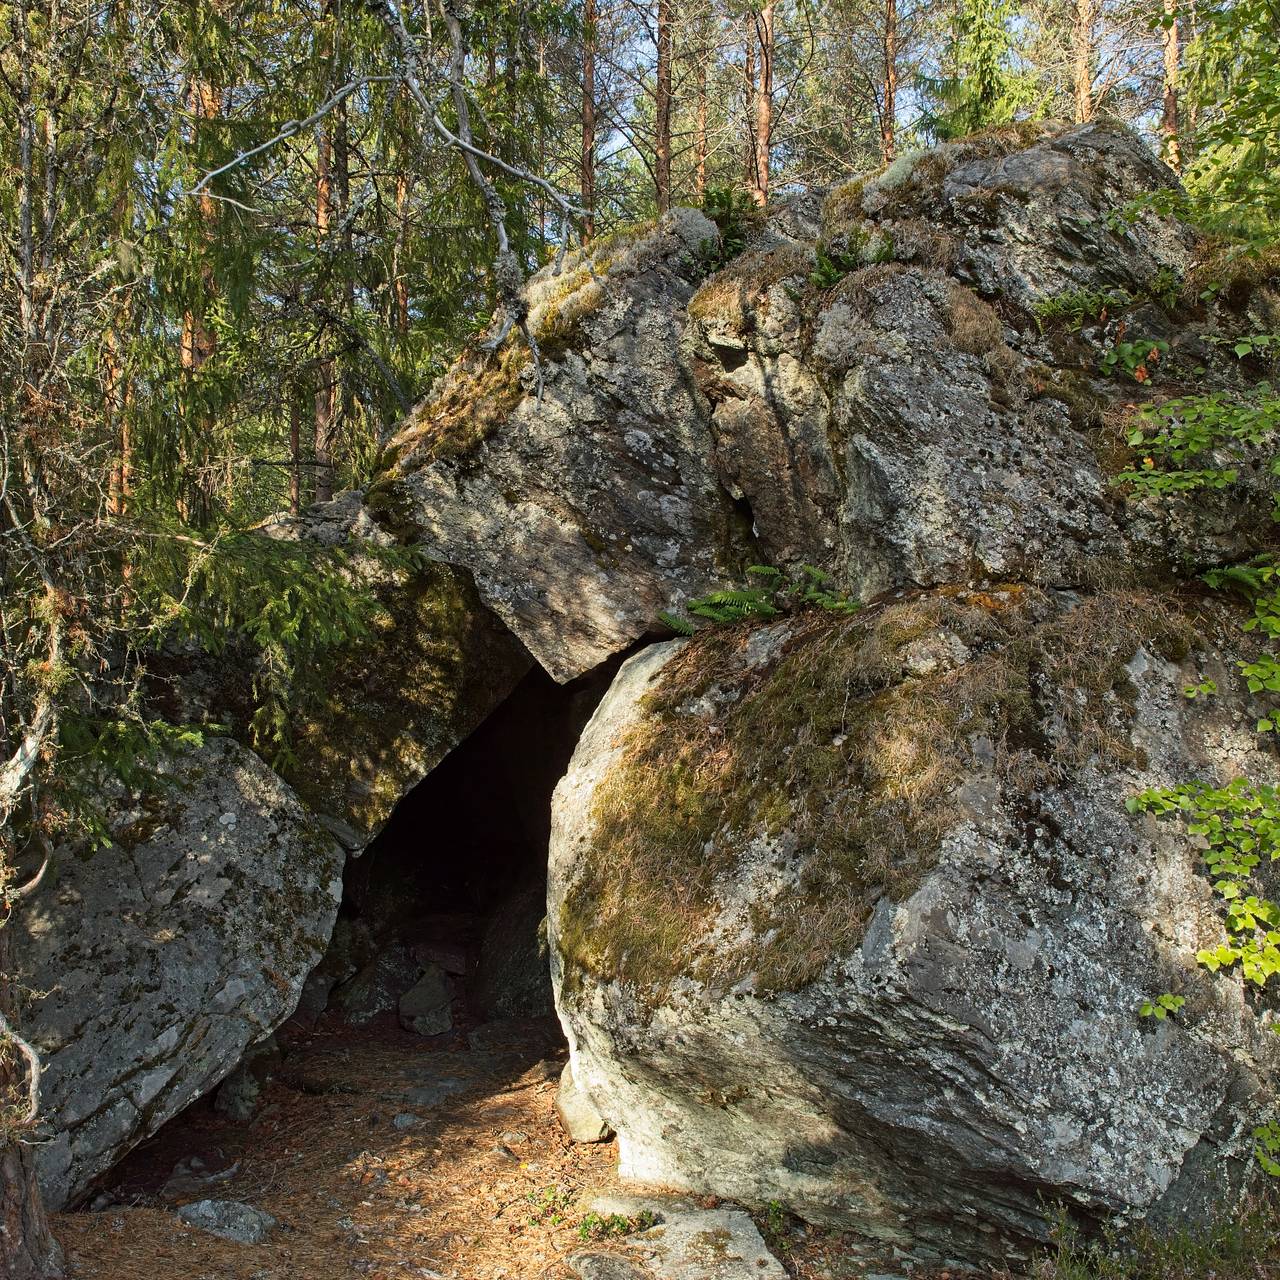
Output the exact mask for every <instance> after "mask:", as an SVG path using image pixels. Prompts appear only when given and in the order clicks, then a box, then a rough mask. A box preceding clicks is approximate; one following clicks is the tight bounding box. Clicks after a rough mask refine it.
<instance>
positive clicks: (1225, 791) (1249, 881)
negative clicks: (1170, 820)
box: [1127, 778, 1280, 986]
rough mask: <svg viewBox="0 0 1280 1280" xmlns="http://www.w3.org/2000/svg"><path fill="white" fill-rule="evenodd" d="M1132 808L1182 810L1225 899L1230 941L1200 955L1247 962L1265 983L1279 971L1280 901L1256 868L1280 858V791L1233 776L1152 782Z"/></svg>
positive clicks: (1205, 961)
mask: <svg viewBox="0 0 1280 1280" xmlns="http://www.w3.org/2000/svg"><path fill="white" fill-rule="evenodd" d="M1127 807H1128V809H1129V811H1130V812H1131V813H1139V812H1142V813H1154V814H1156V815H1158V816H1167V815H1176V816H1177V817H1179V818H1180V819H1181V820H1182V822H1183V824H1184V825H1185V827H1186V831H1187V834H1188V835H1190V836H1194V837H1196V838H1197V841H1198V843H1199V847H1200V850H1201V855H1202V857H1203V859H1204V863H1205V869H1206V873H1207V874H1208V876H1209V877H1210V879H1211V881H1212V883H1213V888H1214V892H1215V893H1216V894H1217V895H1218V897H1219V898H1220V899H1221V900H1222V903H1223V913H1224V922H1225V924H1226V929H1227V937H1226V939H1225V941H1223V942H1221V943H1219V944H1218V945H1217V946H1216V947H1212V948H1205V949H1203V950H1201V951H1199V952H1197V954H1196V959H1197V960H1198V961H1199V962H1200V964H1202V965H1203V966H1204V967H1205V968H1206V969H1209V970H1211V971H1216V970H1218V969H1230V968H1232V967H1233V966H1235V965H1239V966H1240V971H1241V973H1242V975H1243V976H1244V978H1245V980H1246V981H1247V982H1252V983H1254V984H1255V985H1257V986H1263V985H1265V983H1266V982H1267V979H1268V978H1270V977H1272V976H1273V975H1274V974H1276V973H1277V972H1280V945H1278V944H1280V905H1277V904H1276V903H1275V902H1273V901H1272V900H1271V899H1270V898H1267V897H1265V896H1260V894H1259V893H1258V892H1257V891H1256V885H1255V883H1254V873H1255V872H1256V870H1257V868H1258V867H1259V865H1260V864H1262V863H1263V862H1267V863H1271V862H1275V861H1277V860H1280V796H1277V792H1276V789H1275V788H1274V787H1272V786H1269V785H1267V784H1264V783H1255V782H1250V781H1248V780H1246V779H1244V778H1236V779H1233V780H1232V781H1231V782H1230V783H1228V785H1227V786H1225V787H1211V786H1209V785H1207V784H1206V783H1203V782H1188V783H1183V784H1182V785H1181V786H1177V787H1152V788H1149V789H1148V790H1146V791H1143V792H1141V793H1140V794H1139V795H1136V796H1132V797H1130V799H1129V800H1128V801H1127Z"/></svg>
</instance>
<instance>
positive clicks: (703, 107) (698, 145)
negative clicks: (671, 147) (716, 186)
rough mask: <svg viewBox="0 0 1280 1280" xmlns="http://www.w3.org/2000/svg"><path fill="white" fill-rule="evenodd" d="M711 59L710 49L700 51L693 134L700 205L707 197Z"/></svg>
mask: <svg viewBox="0 0 1280 1280" xmlns="http://www.w3.org/2000/svg"><path fill="white" fill-rule="evenodd" d="M710 57H711V51H710V50H709V49H702V50H699V53H698V72H697V81H696V88H697V93H698V105H697V114H696V116H695V119H694V133H693V190H694V194H695V195H696V197H697V200H698V203H699V204H701V203H702V202H703V200H704V199H706V195H707V61H708V59H709V58H710Z"/></svg>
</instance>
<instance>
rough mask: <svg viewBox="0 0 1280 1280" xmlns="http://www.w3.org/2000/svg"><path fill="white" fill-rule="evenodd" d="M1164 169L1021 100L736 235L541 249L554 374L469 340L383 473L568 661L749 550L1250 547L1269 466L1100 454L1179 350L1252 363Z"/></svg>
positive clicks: (441, 539)
mask: <svg viewBox="0 0 1280 1280" xmlns="http://www.w3.org/2000/svg"><path fill="white" fill-rule="evenodd" d="M1175 183H1176V177H1175V176H1174V175H1173V174H1172V173H1171V172H1170V171H1169V170H1168V169H1167V168H1166V167H1165V166H1164V165H1162V164H1161V163H1160V162H1159V161H1158V160H1156V159H1155V158H1154V157H1153V156H1152V155H1151V154H1150V152H1149V151H1148V149H1147V148H1146V147H1145V145H1144V144H1143V143H1142V142H1141V141H1140V140H1139V139H1138V138H1137V137H1136V136H1135V135H1133V134H1132V133H1130V132H1128V131H1127V130H1125V129H1123V128H1122V127H1119V126H1115V125H1112V124H1109V123H1105V122H1095V123H1093V124H1090V125H1084V126H1079V127H1076V128H1073V129H1067V130H1062V129H1058V130H1054V129H1051V128H1047V127H1043V126H1027V127H1023V126H1019V127H1016V128H1014V127H1011V128H1008V129H1004V130H996V131H993V132H991V133H988V134H986V135H983V136H980V137H978V138H976V139H971V140H968V141H966V142H964V143H955V144H948V145H947V146H943V147H940V148H937V149H935V150H933V151H930V152H925V153H919V154H915V155H912V156H909V157H904V158H903V159H902V160H900V161H898V162H897V163H895V164H894V165H892V166H890V167H888V168H887V169H886V170H885V171H883V172H882V173H880V174H878V175H871V176H868V177H865V178H861V179H855V180H854V181H852V182H850V183H847V184H844V185H842V186H840V187H837V188H836V189H834V190H833V191H832V192H830V193H829V194H828V196H827V198H826V200H825V202H824V203H822V205H821V208H819V207H818V202H817V201H816V200H815V199H814V198H813V197H812V196H804V197H797V198H795V199H792V200H790V201H784V202H782V204H781V205H780V207H779V208H778V209H777V210H775V211H774V212H773V213H772V214H771V215H770V216H769V217H767V218H765V219H762V220H759V221H758V223H757V224H755V225H748V226H746V227H743V228H739V229H738V230H737V232H736V234H739V235H742V236H744V237H745V243H746V244H747V245H748V251H747V252H746V253H744V254H741V255H739V256H738V257H737V258H736V259H734V260H732V261H729V262H727V263H724V262H723V253H722V249H721V248H720V241H719V240H718V232H717V229H716V228H715V227H713V226H712V224H711V223H709V222H708V221H707V220H706V219H705V218H704V217H702V215H700V214H698V213H696V212H694V211H692V210H677V211H674V212H673V213H671V214H669V215H667V216H666V217H664V218H663V219H662V220H661V221H660V222H659V223H657V224H656V225H655V226H653V227H651V228H649V229H647V230H642V231H639V232H635V233H631V234H629V235H628V236H625V237H623V238H621V239H613V240H609V241H602V242H599V243H597V244H594V245H592V246H589V247H588V248H587V249H585V250H583V251H581V252H579V253H578V254H576V255H570V256H569V258H568V260H567V262H566V264H565V265H564V267H563V269H562V270H561V271H560V272H559V274H557V272H556V269H555V268H554V267H548V268H546V269H545V270H544V271H542V272H541V273H539V275H537V276H535V277H534V279H533V281H532V282H531V284H530V288H529V302H530V323H531V325H532V328H533V331H534V333H535V334H536V335H537V337H538V341H539V344H540V372H539V370H538V369H535V367H534V365H533V363H532V361H531V357H530V353H529V352H528V350H527V347H526V346H525V345H524V344H523V343H522V340H521V339H520V338H519V337H518V335H513V336H512V337H511V338H509V339H508V340H507V345H506V346H504V347H503V348H501V349H500V350H499V351H498V352H497V353H494V354H490V353H487V352H486V351H485V350H484V349H477V350H476V351H473V352H471V353H470V354H469V355H468V356H467V357H466V358H465V359H463V360H462V361H461V362H460V363H459V364H458V365H457V366H456V367H455V368H454V370H453V371H452V372H451V373H450V374H449V375H448V376H447V377H446V378H444V379H443V380H442V381H441V383H440V385H439V386H438V387H437V388H436V390H435V391H434V392H433V394H432V396H431V397H430V398H429V399H428V400H426V401H425V402H424V403H423V404H422V405H420V406H419V407H418V408H417V409H415V410H414V412H413V413H412V414H411V415H410V416H409V418H408V419H407V420H406V422H405V423H404V424H403V426H402V427H401V429H400V431H399V433H398V435H397V436H396V438H395V440H394V442H393V444H392V446H391V448H390V449H389V450H388V451H387V454H386V459H385V461H386V469H385V471H384V472H383V473H382V475H381V476H380V478H379V479H378V480H377V482H376V483H375V484H374V486H373V487H372V489H371V491H370V494H369V501H370V502H372V503H375V504H377V505H379V506H380V507H381V508H383V509H387V510H394V512H395V513H396V519H397V521H398V524H399V527H400V528H402V530H403V531H404V532H403V536H404V537H405V538H406V539H408V540H409V541H411V542H415V543H416V544H417V545H419V546H421V547H422V548H424V549H425V551H426V552H427V554H429V555H430V556H432V557H434V558H436V559H440V560H444V561H448V562H449V563H451V564H455V565H458V566H463V567H465V568H466V569H468V570H469V571H470V572H471V573H472V574H473V575H474V578H475V583H476V588H477V590H478V592H479V594H480V597H481V599H482V600H483V601H484V603H485V604H486V605H487V606H488V607H489V608H491V609H492V610H494V612H495V613H496V614H497V615H498V616H499V617H501V618H502V619H503V621H504V622H505V623H506V624H507V625H508V626H509V627H510V628H511V630H512V631H513V632H514V633H515V634H516V635H517V636H518V637H519V638H520V639H521V640H522V641H523V643H524V644H525V646H526V647H527V648H528V650H529V652H530V653H531V654H532V655H533V656H534V658H535V659H536V660H537V661H538V662H539V663H541V664H542V666H543V667H544V668H545V669H546V670H547V671H549V672H550V673H551V674H552V675H553V676H555V677H556V679H558V680H562V681H563V680H568V679H570V678H572V677H574V676H576V675H578V674H580V673H582V672H584V671H586V670H589V669H591V668H592V667H594V666H596V665H597V664H599V663H600V662H601V661H602V660H603V659H604V658H606V657H607V656H609V655H610V654H612V653H617V652H620V651H623V650H625V649H626V648H627V647H628V646H630V645H631V644H633V643H634V642H635V641H636V640H638V639H640V638H642V637H644V636H645V635H646V634H650V633H652V632H653V631H654V630H655V629H656V624H655V620H656V619H657V618H658V615H659V614H660V613H661V612H662V611H664V610H669V609H671V608H673V607H674V606H677V605H678V604H679V603H680V602H682V601H684V600H687V599H688V598H689V597H691V596H696V595H701V594H703V593H704V592H706V591H708V590H710V589H714V588H722V587H725V586H736V585H738V584H739V583H740V581H741V577H742V572H743V570H744V568H745V567H746V566H748V565H751V564H753V563H760V562H767V563H770V564H775V565H779V566H797V567H798V566H800V565H803V564H810V565H813V566H815V567H817V568H819V569H822V570H825V571H829V572H832V573H834V574H836V575H837V576H838V577H839V578H840V579H841V580H842V582H843V584H844V585H845V586H846V587H848V588H849V589H852V590H854V591H856V592H858V593H860V594H863V595H870V594H874V593H876V592H879V591H882V590H884V589H886V588H889V587H894V586H899V585H904V584H915V585H931V584H938V583H945V582H948V581H956V580H971V579H976V578H982V577H987V576H997V577H1018V578H1023V579H1027V580H1030V581H1035V582H1039V583H1043V584H1045V585H1054V586H1064V585H1074V586H1085V587H1088V586H1094V585H1097V584H1099V583H1102V582H1112V581H1115V580H1116V579H1117V577H1128V578H1132V577H1133V576H1134V573H1135V571H1134V568H1133V566H1134V565H1135V564H1138V565H1140V566H1141V572H1142V573H1143V574H1145V575H1146V576H1147V577H1148V578H1155V577H1158V576H1159V575H1160V574H1161V573H1165V572H1168V571H1169V570H1170V569H1183V568H1185V567H1187V566H1195V565H1202V564H1206V563H1209V562H1218V561H1220V560H1222V559H1223V558H1226V557H1230V556H1238V555H1243V554H1247V553H1248V552H1250V551H1251V550H1254V549H1255V548H1256V547H1257V545H1258V543H1259V535H1258V532H1257V530H1258V529H1259V528H1263V527H1265V525H1266V520H1265V514H1266V512H1267V510H1268V509H1269V500H1268V499H1267V497H1266V495H1265V493H1263V492H1256V491H1257V490H1261V489H1263V488H1265V485H1254V486H1253V487H1252V488H1250V486H1249V485H1248V484H1246V483H1244V482H1242V484H1241V485H1239V486H1236V487H1235V488H1234V489H1233V490H1232V491H1231V492H1229V493H1219V494H1216V495H1212V497H1211V499H1210V500H1208V501H1197V502H1195V503H1177V502H1174V503H1171V504H1166V505H1162V506H1161V507H1159V508H1158V509H1157V508H1154V507H1152V506H1151V505H1150V504H1148V503H1142V502H1135V501H1131V500H1129V499H1128V498H1127V497H1126V495H1125V493H1124V492H1123V491H1122V490H1118V489H1117V488H1116V487H1115V485H1114V484H1113V483H1112V479H1113V476H1114V474H1115V473H1116V472H1117V471H1118V470H1121V469H1123V468H1124V467H1125V465H1126V464H1127V462H1128V461H1129V458H1130V455H1129V454H1128V453H1127V451H1126V445H1125V438H1124V433H1123V431H1122V430H1120V429H1119V428H1118V427H1117V422H1118V418H1119V414H1118V412H1112V410H1117V411H1118V410H1119V409H1120V407H1121V406H1122V405H1123V404H1125V403H1128V402H1130V401H1133V400H1134V399H1135V398H1141V397H1143V396H1147V395H1150V394H1152V392H1153V390H1154V391H1155V392H1157V393H1158V392H1160V391H1161V389H1162V387H1163V386H1164V385H1172V379H1171V376H1170V374H1169V373H1168V371H1169V370H1170V369H1172V370H1173V374H1172V377H1191V376H1194V377H1195V378H1196V379H1197V380H1198V381H1199V382H1200V383H1201V384H1202V385H1203V384H1205V383H1206V382H1207V383H1209V384H1217V385H1222V386H1231V385H1237V384H1238V379H1239V372H1238V369H1237V368H1236V366H1237V364H1238V362H1237V361H1236V360H1235V357H1234V356H1232V355H1230V354H1229V352H1222V351H1220V350H1219V349H1218V348H1216V347H1214V346H1213V345H1212V344H1208V343H1206V342H1205V341H1204V340H1203V330H1204V328H1205V327H1206V323H1207V319H1206V316H1205V314H1204V312H1203V309H1202V308H1201V304H1200V302H1199V301H1198V300H1197V298H1196V292H1197V291H1196V290H1195V289H1189V288H1186V287H1184V286H1185V285H1186V282H1187V281H1188V279H1189V273H1191V272H1192V269H1193V267H1194V266H1195V264H1196V262H1197V254H1198V253H1199V252H1200V245H1199V243H1198V241H1197V239H1196V237H1195V235H1194V234H1193V233H1192V232H1191V231H1190V230H1189V229H1188V228H1186V227H1184V226H1182V225H1180V224H1179V223H1177V222H1176V221H1174V220H1172V219H1169V218H1166V217H1162V216H1160V215H1159V214H1157V213H1156V212H1155V211H1154V210H1153V208H1152V207H1150V205H1149V203H1148V205H1147V206H1140V205H1138V206H1133V207H1132V208H1130V206H1131V205H1133V202H1134V201H1135V200H1137V201H1140V200H1141V198H1142V197H1145V196H1149V195H1151V193H1153V192H1155V191H1157V190H1158V189H1160V188H1163V187H1167V186H1169V185H1170V184H1175ZM748 221H750V219H748ZM713 268H714V270H713ZM1072 307H1075V308H1076V309H1077V311H1078V312H1079V314H1080V316H1081V319H1082V322H1081V324H1080V325H1078V326H1076V325H1073V324H1061V323H1058V322H1057V321H1055V320H1054V317H1055V316H1057V317H1061V316H1063V315H1073V314H1076V313H1075V312H1072V311H1071V308H1072ZM1086 321H1087V323H1086ZM1122 338H1123V339H1124V341H1127V342H1130V343H1133V342H1137V343H1141V342H1143V341H1144V340H1149V341H1150V342H1151V343H1152V345H1153V348H1154V344H1155V343H1157V342H1159V343H1162V344H1164V345H1165V347H1167V350H1166V351H1165V352H1164V356H1163V360H1162V361H1161V362H1159V363H1157V362H1156V361H1152V362H1150V369H1148V370H1146V372H1147V374H1149V375H1150V376H1149V377H1148V378H1147V381H1146V382H1145V383H1139V382H1137V381H1135V380H1134V379H1133V377H1131V376H1130V375H1129V373H1128V371H1127V370H1126V369H1125V368H1124V367H1123V366H1121V367H1120V369H1119V373H1120V375H1121V376H1120V377H1109V376H1104V374H1103V370H1102V362H1103V359H1104V357H1105V356H1106V354H1107V352H1109V351H1112V350H1113V349H1114V348H1115V345H1116V343H1117V342H1119V341H1120V340H1121V339H1122ZM1157 350H1158V349H1157ZM1193 371H1195V372H1194V373H1193ZM1247 478H1248V477H1246V479H1247ZM1242 512H1243V515H1242ZM1260 516H1261V517H1263V518H1261V519H1259V518H1258V517H1260Z"/></svg>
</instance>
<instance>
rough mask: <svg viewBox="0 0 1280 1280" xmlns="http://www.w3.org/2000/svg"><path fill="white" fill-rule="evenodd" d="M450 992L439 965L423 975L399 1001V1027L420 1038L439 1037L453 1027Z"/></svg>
mask: <svg viewBox="0 0 1280 1280" xmlns="http://www.w3.org/2000/svg"><path fill="white" fill-rule="evenodd" d="M452 1004H453V991H452V989H451V987H450V985H449V979H448V977H447V976H446V975H445V971H444V970H443V969H442V968H441V967H440V966H439V965H438V964H429V965H427V968H426V971H425V972H424V973H423V975H422V977H420V978H419V979H418V981H417V982H415V983H414V984H413V986H411V987H410V988H409V990H408V991H406V992H405V993H404V995H402V996H401V997H400V1003H399V1006H398V1012H399V1015H400V1025H401V1026H402V1027H403V1028H404V1029H405V1030H406V1031H413V1032H415V1033H416V1034H418V1035H420V1036H438V1035H441V1034H442V1033H443V1032H445V1031H448V1030H449V1029H450V1028H451V1027H452V1026H453V1012H452Z"/></svg>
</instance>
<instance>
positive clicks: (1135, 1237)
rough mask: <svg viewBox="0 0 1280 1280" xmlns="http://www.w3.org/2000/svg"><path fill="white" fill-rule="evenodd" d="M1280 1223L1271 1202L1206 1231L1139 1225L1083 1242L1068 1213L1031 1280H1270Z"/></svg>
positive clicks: (1279, 1255) (1279, 1253)
mask: <svg viewBox="0 0 1280 1280" xmlns="http://www.w3.org/2000/svg"><path fill="white" fill-rule="evenodd" d="M1278 1226H1280V1218H1278V1215H1277V1208H1276V1204H1275V1202H1274V1201H1273V1200H1272V1199H1270V1198H1264V1199H1259V1200H1256V1201H1253V1202H1250V1203H1247V1204H1245V1205H1244V1206H1243V1207H1241V1208H1240V1209H1238V1210H1237V1211H1235V1212H1234V1213H1232V1214H1231V1215H1230V1216H1223V1217H1220V1218H1219V1219H1218V1220H1217V1221H1214V1222H1212V1223H1210V1224H1209V1225H1208V1226H1202V1227H1189V1226H1181V1227H1179V1226H1173V1225H1170V1224H1168V1223H1161V1224H1160V1225H1158V1226H1149V1225H1146V1224H1143V1223H1140V1224H1138V1225H1136V1226H1133V1227H1130V1228H1122V1227H1107V1228H1105V1229H1104V1230H1103V1232H1102V1233H1101V1236H1100V1237H1099V1236H1089V1237H1087V1238H1086V1237H1084V1236H1082V1235H1081V1234H1080V1232H1079V1231H1078V1230H1077V1229H1076V1227H1075V1226H1074V1224H1073V1223H1072V1222H1071V1219H1070V1218H1069V1216H1068V1215H1067V1213H1066V1211H1065V1210H1061V1211H1059V1213H1058V1215H1057V1217H1056V1220H1055V1221H1054V1224H1053V1227H1052V1231H1051V1238H1052V1240H1053V1243H1054V1246H1055V1248H1054V1251H1053V1253H1052V1254H1051V1255H1050V1256H1048V1257H1046V1258H1044V1259H1042V1260H1040V1261H1039V1262H1038V1263H1037V1264H1036V1265H1035V1267H1034V1268H1033V1269H1032V1272H1031V1275H1032V1280H1226V1278H1227V1277H1238V1278H1239V1280H1244V1277H1246V1276H1250V1277H1253V1276H1257V1277H1259V1278H1261V1277H1262V1276H1271V1275H1273V1274H1274V1273H1275V1271H1274V1268H1275V1265H1276V1263H1277V1262H1280V1245H1277V1240H1278V1239H1280V1233H1278V1232H1277V1227H1278Z"/></svg>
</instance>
